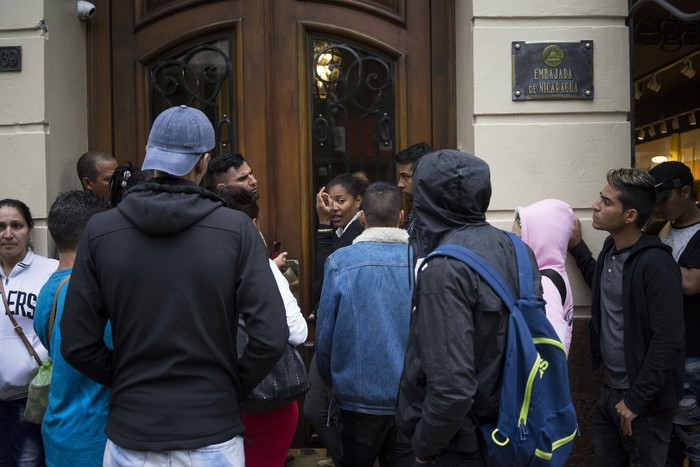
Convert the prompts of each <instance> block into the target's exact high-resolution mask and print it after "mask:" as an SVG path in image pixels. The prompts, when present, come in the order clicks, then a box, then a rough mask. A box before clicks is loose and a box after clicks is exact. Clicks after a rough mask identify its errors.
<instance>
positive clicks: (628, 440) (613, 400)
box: [593, 385, 673, 467]
mask: <svg viewBox="0 0 700 467" xmlns="http://www.w3.org/2000/svg"><path fill="white" fill-rule="evenodd" d="M624 396H625V391H620V390H617V389H612V388H609V387H608V386H606V385H603V386H602V387H601V388H600V392H599V393H598V403H597V405H596V409H595V413H594V414H593V466H594V467H623V466H625V467H627V466H630V467H632V466H634V467H636V466H654V467H662V466H663V465H664V463H665V462H666V451H667V450H668V443H669V441H670V440H671V431H672V430H673V410H668V411H664V412H656V413H652V414H645V415H644V416H641V417H637V418H635V419H634V420H633V421H632V436H626V435H623V434H622V427H621V426H620V417H618V415H617V412H616V411H615V405H617V403H618V402H620V401H621V400H622V399H623V398H624Z"/></svg>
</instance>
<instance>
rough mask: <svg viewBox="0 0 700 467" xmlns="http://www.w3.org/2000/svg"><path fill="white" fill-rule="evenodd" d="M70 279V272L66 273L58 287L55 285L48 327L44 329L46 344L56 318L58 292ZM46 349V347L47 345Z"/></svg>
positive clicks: (49, 341)
mask: <svg viewBox="0 0 700 467" xmlns="http://www.w3.org/2000/svg"><path fill="white" fill-rule="evenodd" d="M69 279H70V274H68V275H67V276H66V277H65V278H64V279H63V280H62V281H61V282H60V283H59V284H58V287H56V295H54V296H53V304H52V305H51V315H50V316H49V328H48V329H47V330H46V333H47V334H48V339H47V340H46V343H47V344H48V345H51V334H53V322H54V320H55V319H56V302H58V294H59V293H61V289H62V288H63V286H64V285H66V282H68V280H69ZM47 350H48V347H47Z"/></svg>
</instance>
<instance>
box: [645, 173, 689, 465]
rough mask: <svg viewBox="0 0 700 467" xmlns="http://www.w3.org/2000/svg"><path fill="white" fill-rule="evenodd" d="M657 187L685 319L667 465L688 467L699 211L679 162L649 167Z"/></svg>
mask: <svg viewBox="0 0 700 467" xmlns="http://www.w3.org/2000/svg"><path fill="white" fill-rule="evenodd" d="M649 173H650V174H651V175H652V177H654V181H655V187H656V203H657V204H656V211H655V214H656V217H658V218H660V219H662V220H663V221H664V222H663V224H662V228H661V231H660V232H659V233H658V235H659V238H660V239H661V241H662V242H664V243H665V244H667V245H669V246H670V247H671V248H672V249H673V258H674V259H675V260H676V261H677V262H678V265H679V266H680V268H681V276H682V279H683V295H684V296H683V315H684V319H685V357H686V360H685V375H684V391H683V392H684V394H683V400H681V402H680V405H679V409H678V410H679V412H678V415H677V416H676V417H675V419H674V421H675V422H676V429H675V433H676V435H677V436H676V437H674V439H672V441H671V445H670V446H669V451H668V460H667V463H666V466H667V467H672V466H679V467H680V466H681V465H683V458H684V457H685V456H684V453H685V455H687V456H688V459H689V460H690V465H691V466H698V465H700V429H699V428H700V409H698V406H697V402H698V400H697V399H698V396H700V209H698V206H697V205H696V204H695V197H694V189H693V174H692V173H691V172H690V169H689V168H688V166H687V165H685V164H683V163H682V162H678V161H670V162H664V163H663V164H659V165H657V166H656V167H654V168H652V169H651V170H650V171H649Z"/></svg>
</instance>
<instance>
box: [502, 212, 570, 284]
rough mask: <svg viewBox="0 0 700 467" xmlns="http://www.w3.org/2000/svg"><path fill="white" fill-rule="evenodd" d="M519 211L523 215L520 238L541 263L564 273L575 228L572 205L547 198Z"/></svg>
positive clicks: (544, 266)
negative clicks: (568, 247) (570, 239)
mask: <svg viewBox="0 0 700 467" xmlns="http://www.w3.org/2000/svg"><path fill="white" fill-rule="evenodd" d="M516 211H517V213H518V216H519V217H520V237H521V238H522V239H523V241H524V242H525V243H527V244H528V246H529V247H530V248H531V249H532V251H533V252H534V253H535V256H536V257H537V266H538V267H539V268H540V269H546V268H550V269H555V270H557V271H560V272H562V271H563V270H564V264H565V263H566V255H567V251H568V250H567V246H568V243H569V237H570V236H571V230H572V229H573V227H574V211H573V209H571V206H569V205H568V204H566V203H565V202H564V201H560V200H558V199H545V200H542V201H538V202H537V203H535V204H531V205H530V206H526V207H524V208H523V207H519V208H517V209H516Z"/></svg>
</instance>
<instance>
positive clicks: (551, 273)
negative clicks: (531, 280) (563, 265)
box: [540, 269, 566, 306]
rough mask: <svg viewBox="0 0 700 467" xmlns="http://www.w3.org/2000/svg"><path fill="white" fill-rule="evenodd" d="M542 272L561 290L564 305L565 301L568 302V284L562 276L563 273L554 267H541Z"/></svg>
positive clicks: (560, 294)
mask: <svg viewBox="0 0 700 467" xmlns="http://www.w3.org/2000/svg"><path fill="white" fill-rule="evenodd" d="M540 274H542V275H543V276H544V277H547V278H549V280H550V281H552V284H554V286H555V287H556V288H557V290H558V291H559V296H561V304H562V306H564V303H565V302H566V284H565V283H564V278H563V277H561V274H559V273H558V272H557V271H555V270H554V269H540Z"/></svg>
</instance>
